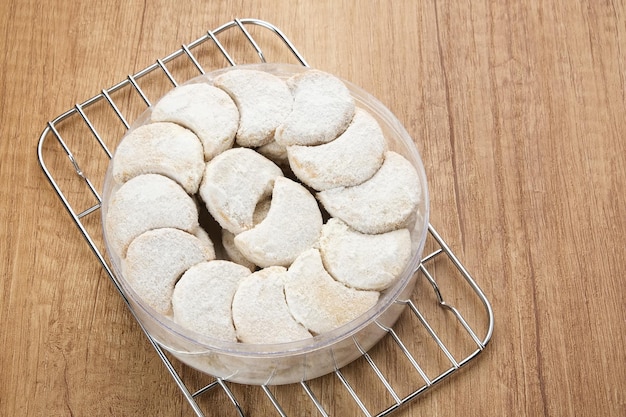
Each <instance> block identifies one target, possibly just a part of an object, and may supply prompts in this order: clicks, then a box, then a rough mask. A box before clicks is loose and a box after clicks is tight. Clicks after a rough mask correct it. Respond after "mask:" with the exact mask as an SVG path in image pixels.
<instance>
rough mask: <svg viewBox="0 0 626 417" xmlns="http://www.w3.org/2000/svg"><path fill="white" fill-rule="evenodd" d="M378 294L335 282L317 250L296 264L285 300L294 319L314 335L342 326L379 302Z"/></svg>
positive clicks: (286, 286)
mask: <svg viewBox="0 0 626 417" xmlns="http://www.w3.org/2000/svg"><path fill="white" fill-rule="evenodd" d="M378 297H379V293H378V292H376V291H359V290H355V289H353V288H349V287H346V286H344V285H343V284H341V283H339V282H337V281H335V280H334V279H333V278H332V277H331V276H330V275H328V272H326V270H325V269H324V265H323V264H322V258H321V256H320V253H319V251H318V250H317V249H309V250H307V251H305V252H303V253H302V254H300V256H298V258H297V259H296V260H295V261H294V262H293V264H292V265H291V267H289V270H288V272H287V277H286V279H285V298H286V300H287V305H288V306H289V311H290V312H291V314H292V315H293V317H294V318H295V319H296V320H297V321H298V322H300V323H302V324H303V325H304V327H306V328H307V329H308V330H309V331H311V332H313V333H317V334H319V333H324V332H328V331H331V330H334V329H336V328H337V327H339V326H342V325H344V324H346V323H348V322H350V321H352V320H354V319H355V318H357V317H358V316H360V315H361V314H363V313H365V312H366V311H367V310H369V309H370V308H372V307H373V306H374V305H375V304H376V302H377V301H378Z"/></svg>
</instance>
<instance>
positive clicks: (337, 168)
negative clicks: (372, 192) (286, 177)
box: [287, 108, 387, 191]
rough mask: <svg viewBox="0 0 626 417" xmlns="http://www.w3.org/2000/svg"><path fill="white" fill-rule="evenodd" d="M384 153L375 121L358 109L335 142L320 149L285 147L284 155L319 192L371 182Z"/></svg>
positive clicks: (298, 174) (380, 133)
mask: <svg viewBox="0 0 626 417" xmlns="http://www.w3.org/2000/svg"><path fill="white" fill-rule="evenodd" d="M386 150H387V143H386V142H385V137H384V136H383V132H382V130H381V128H380V126H379V125H378V122H377V121H376V119H374V118H373V117H372V116H371V115H370V114H369V113H368V112H367V111H365V110H363V109H360V108H357V109H356V112H355V114H354V118H353V119H352V123H350V125H349V126H348V128H347V129H346V130H345V132H343V133H342V134H341V135H339V137H338V138H337V139H335V140H333V141H331V142H329V143H326V144H323V145H319V146H301V145H293V146H288V147H287V155H288V158H289V165H290V166H291V169H292V170H293V172H294V174H296V176H297V177H298V178H299V179H300V180H301V181H302V182H304V183H305V184H307V185H308V186H309V187H312V188H314V189H316V190H318V191H322V190H327V189H329V188H335V187H350V186H353V185H358V184H361V183H362V182H364V181H366V180H368V179H370V178H371V177H372V175H374V174H375V173H376V171H378V169H379V168H380V166H381V165H382V163H383V159H384V155H385V151H386Z"/></svg>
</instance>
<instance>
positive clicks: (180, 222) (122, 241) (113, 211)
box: [105, 174, 199, 258]
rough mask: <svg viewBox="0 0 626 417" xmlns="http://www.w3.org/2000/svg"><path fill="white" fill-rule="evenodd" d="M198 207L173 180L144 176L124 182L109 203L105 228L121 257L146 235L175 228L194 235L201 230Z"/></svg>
mask: <svg viewBox="0 0 626 417" xmlns="http://www.w3.org/2000/svg"><path fill="white" fill-rule="evenodd" d="M198 226H199V225H198V208H197V206H196V203H195V202H194V201H193V199H192V198H191V197H190V196H189V195H188V194H187V193H186V192H185V190H183V188H182V187H181V186H180V185H178V184H177V183H176V182H174V181H173V180H171V179H169V178H167V177H164V176H162V175H158V174H144V175H139V176H137V177H134V178H132V179H130V180H129V181H127V182H126V183H124V184H123V185H122V186H121V187H120V188H119V189H118V190H117V191H116V192H115V194H113V197H112V198H111V199H110V201H109V207H108V211H107V217H106V221H105V227H106V230H107V240H108V243H109V245H110V247H111V249H112V250H113V251H114V252H115V253H116V254H118V256H120V257H122V258H123V257H124V256H125V254H126V248H127V247H128V245H129V244H130V242H131V241H132V240H133V239H134V238H135V237H137V236H139V235H140V234H142V233H143V232H146V231H148V230H151V229H156V228H160V227H175V228H178V229H181V230H185V231H187V232H191V233H193V232H194V231H195V230H196V229H197V228H198Z"/></svg>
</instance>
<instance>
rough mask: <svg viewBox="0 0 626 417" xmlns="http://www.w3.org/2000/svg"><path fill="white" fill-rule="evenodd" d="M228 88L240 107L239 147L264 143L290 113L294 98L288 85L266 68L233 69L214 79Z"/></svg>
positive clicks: (237, 139) (217, 83) (226, 89)
mask: <svg viewBox="0 0 626 417" xmlns="http://www.w3.org/2000/svg"><path fill="white" fill-rule="evenodd" d="M213 85H215V86H216V87H218V88H221V89H223V90H225V91H226V92H227V93H228V94H229V95H230V96H231V97H232V99H233V100H234V101H235V104H236V105H237V108H238V109H239V117H240V119H239V129H238V130H237V136H236V139H235V140H236V141H237V144H238V145H240V146H247V147H258V146H263V145H265V144H267V143H269V142H270V141H272V139H273V138H274V131H275V130H276V128H277V127H278V125H279V124H280V123H282V122H283V120H285V119H286V118H287V116H288V115H289V113H291V106H292V104H293V97H292V95H291V91H289V87H287V84H286V83H285V82H284V81H283V80H281V79H280V78H278V77H276V76H275V75H272V74H270V73H268V72H265V71H257V70H249V69H234V70H230V71H227V72H225V73H223V74H221V75H219V76H217V77H216V78H215V79H214V80H213Z"/></svg>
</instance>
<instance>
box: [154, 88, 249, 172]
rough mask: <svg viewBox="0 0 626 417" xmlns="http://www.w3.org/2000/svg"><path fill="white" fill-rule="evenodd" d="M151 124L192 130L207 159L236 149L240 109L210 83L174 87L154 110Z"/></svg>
mask: <svg viewBox="0 0 626 417" xmlns="http://www.w3.org/2000/svg"><path fill="white" fill-rule="evenodd" d="M150 120H151V121H152V122H173V123H178V124H180V125H182V126H184V127H186V128H187V129H189V130H191V131H193V132H194V133H195V134H196V135H197V136H198V137H199V138H200V141H201V142H202V146H203V148H204V159H205V160H206V161H210V160H211V159H213V158H214V157H215V156H216V155H218V154H220V153H222V152H223V151H225V150H226V149H229V148H230V147H232V146H233V142H234V141H235V134H236V132H237V128H238V126H239V110H237V106H236V105H235V103H234V102H233V100H232V99H231V98H230V96H229V95H228V94H226V93H225V92H224V91H223V90H221V89H219V88H217V87H213V86H211V85H209V84H207V83H196V84H188V85H183V86H179V87H176V88H174V89H173V90H171V91H170V92H169V93H167V94H166V95H164V96H163V97H162V98H161V99H160V100H159V101H158V102H157V103H156V104H155V105H154V106H153V108H152V114H151V115H150Z"/></svg>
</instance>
